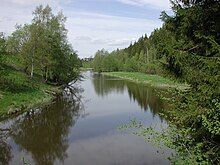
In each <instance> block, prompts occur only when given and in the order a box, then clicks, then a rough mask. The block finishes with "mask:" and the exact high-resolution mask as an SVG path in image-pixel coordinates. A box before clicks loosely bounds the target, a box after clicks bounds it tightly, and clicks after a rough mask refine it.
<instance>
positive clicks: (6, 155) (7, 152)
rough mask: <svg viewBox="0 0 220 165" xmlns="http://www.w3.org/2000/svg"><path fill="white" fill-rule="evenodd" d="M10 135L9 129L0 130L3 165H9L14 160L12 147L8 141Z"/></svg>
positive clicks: (0, 152)
mask: <svg viewBox="0 0 220 165" xmlns="http://www.w3.org/2000/svg"><path fill="white" fill-rule="evenodd" d="M8 133H9V130H8V129H0V163H2V164H9V162H10V160H11V158H12V154H11V146H10V145H8V143H7V141H6V138H7V137H8Z"/></svg>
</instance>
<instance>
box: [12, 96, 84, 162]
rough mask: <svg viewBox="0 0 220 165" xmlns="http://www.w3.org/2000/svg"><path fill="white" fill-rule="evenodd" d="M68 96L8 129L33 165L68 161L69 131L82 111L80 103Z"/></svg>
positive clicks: (21, 119) (19, 120)
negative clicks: (30, 158) (30, 157)
mask: <svg viewBox="0 0 220 165" xmlns="http://www.w3.org/2000/svg"><path fill="white" fill-rule="evenodd" d="M67 96H68V95H65V97H60V98H57V99H58V100H56V102H55V103H54V104H52V105H50V106H48V107H46V108H43V109H42V110H40V111H38V112H37V113H36V114H34V115H28V116H26V117H24V118H20V119H18V120H17V121H16V122H15V124H13V125H12V127H11V129H12V134H11V137H12V138H13V140H14V141H15V143H16V144H17V145H18V146H19V147H20V148H21V149H22V150H26V151H27V152H29V153H30V154H31V155H32V158H33V160H34V161H35V163H36V164H39V165H41V164H44V165H47V164H48V165H50V164H53V163H54V161H55V160H59V161H63V160H64V159H65V158H66V157H67V154H66V151H67V148H68V134H69V129H70V127H71V126H73V125H74V124H75V123H76V121H77V119H78V117H79V111H80V109H81V107H80V106H81V104H80V102H79V101H74V100H72V101H71V99H69V97H67Z"/></svg>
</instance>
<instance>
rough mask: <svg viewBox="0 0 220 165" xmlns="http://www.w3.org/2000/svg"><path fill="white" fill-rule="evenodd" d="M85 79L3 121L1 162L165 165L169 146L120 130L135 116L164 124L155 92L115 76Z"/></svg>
mask: <svg viewBox="0 0 220 165" xmlns="http://www.w3.org/2000/svg"><path fill="white" fill-rule="evenodd" d="M83 76H84V78H83V80H82V81H80V82H78V83H77V84H76V85H75V87H74V92H75V94H74V95H72V94H71V93H70V92H69V91H68V90H66V92H64V94H63V95H62V96H60V97H58V98H57V99H56V100H54V102H53V103H51V104H50V105H47V106H44V107H43V108H35V109H34V110H31V112H29V113H24V114H21V115H19V116H17V117H15V118H12V119H7V120H4V121H1V122H0V164H1V163H2V164H3V165H5V164H11V165H17V164H24V163H27V164H37V165H52V164H55V165H59V164H65V165H119V164H120V165H125V164H126V165H139V164H140V165H142V164H149V165H152V164H155V165H160V164H161V165H166V164H169V161H168V160H167V159H166V157H167V156H168V155H169V154H170V150H169V149H166V148H162V149H161V148H157V147H155V146H154V145H152V144H151V143H149V142H146V141H145V140H144V138H143V137H138V136H135V135H133V134H132V133H131V132H129V131H121V130H119V129H118V127H119V126H120V125H123V124H126V123H129V121H130V120H132V119H134V118H135V119H136V120H139V121H141V122H142V123H144V124H145V125H146V126H151V125H154V126H156V128H155V129H157V128H158V129H160V127H161V126H162V127H166V126H167V122H166V120H165V119H163V117H161V116H160V115H159V112H160V111H161V109H162V108H164V104H163V102H162V101H161V100H160V99H159V98H158V97H157V96H156V94H155V90H154V89H153V88H151V87H148V86H146V85H142V84H136V83H133V82H129V81H126V80H121V79H118V78H114V77H109V76H104V75H100V74H95V73H93V72H90V71H88V72H85V73H83Z"/></svg>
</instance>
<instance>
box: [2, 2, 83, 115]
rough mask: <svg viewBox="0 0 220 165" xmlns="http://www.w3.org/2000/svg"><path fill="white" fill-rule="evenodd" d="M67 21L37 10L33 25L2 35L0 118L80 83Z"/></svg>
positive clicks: (45, 11) (47, 11) (45, 8)
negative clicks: (65, 87) (64, 87)
mask: <svg viewBox="0 0 220 165" xmlns="http://www.w3.org/2000/svg"><path fill="white" fill-rule="evenodd" d="M65 21H66V17H65V16H64V15H63V14H62V12H59V13H58V14H57V15H55V14H53V13H52V9H51V8H50V7H49V6H46V7H43V6H42V5H40V6H38V7H37V8H36V9H35V10H34V12H33V19H32V22H31V24H24V25H16V30H15V31H14V32H13V33H12V34H11V35H10V36H7V37H6V36H4V34H3V33H0V116H1V117H3V116H7V115H9V114H11V113H16V112H18V111H22V110H25V109H27V108H30V107H32V106H34V105H36V104H39V103H41V104H42V102H48V101H50V100H51V99H52V97H53V96H52V95H54V94H55V93H57V92H59V91H60V90H59V89H58V86H61V85H65V84H68V83H69V82H70V81H72V80H74V79H77V77H78V74H79V66H80V60H79V58H78V56H77V54H76V52H75V51H74V50H73V49H72V46H71V45H70V44H69V43H68V41H67V29H66V28H65Z"/></svg>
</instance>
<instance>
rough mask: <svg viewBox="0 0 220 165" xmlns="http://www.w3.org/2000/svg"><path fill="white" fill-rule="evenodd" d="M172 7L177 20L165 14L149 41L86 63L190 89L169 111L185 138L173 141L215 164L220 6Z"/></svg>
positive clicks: (192, 3) (181, 2) (180, 2)
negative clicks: (158, 78)
mask: <svg viewBox="0 0 220 165" xmlns="http://www.w3.org/2000/svg"><path fill="white" fill-rule="evenodd" d="M171 3H172V10H173V15H171V16H170V15H168V14H167V13H166V12H164V11H163V12H162V13H161V17H160V19H161V20H162V21H163V26H162V27H161V28H158V29H155V30H154V31H153V32H152V33H151V35H150V36H147V35H144V36H142V37H141V38H139V40H138V41H137V42H135V43H132V44H131V45H130V46H129V47H127V48H125V49H120V50H119V49H117V50H115V51H113V52H108V51H106V50H104V49H102V50H99V51H98V52H97V53H96V54H95V56H94V59H93V60H91V61H87V62H85V61H83V64H84V66H86V67H92V68H93V69H94V71H97V72H115V71H121V72H142V73H146V74H157V75H163V76H166V77H171V78H172V79H175V80H176V81H179V82H184V83H187V84H189V85H190V89H189V90H186V91H181V92H180V91H179V92H178V95H177V96H176V98H175V100H176V102H175V106H174V107H173V108H172V110H171V111H169V116H172V117H171V118H170V120H171V121H172V122H173V123H175V124H176V125H177V126H178V129H179V130H181V131H182V133H183V134H184V136H183V137H184V138H179V139H178V138H177V139H175V141H176V143H177V144H178V142H177V141H178V140H179V141H184V145H186V146H187V147H189V148H190V149H191V151H192V153H193V154H192V155H194V156H192V157H194V158H193V159H194V160H195V161H196V162H200V163H204V162H206V161H208V162H211V164H216V163H217V162H219V159H220V141H219V139H220V127H219V125H220V100H219V98H220V19H219V18H220V3H219V1H218V0H176V1H171ZM181 131H180V132H181ZM186 137H191V138H189V139H187V138H186ZM203 161H204V162H203Z"/></svg>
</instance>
